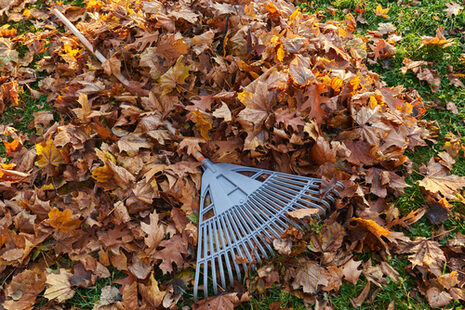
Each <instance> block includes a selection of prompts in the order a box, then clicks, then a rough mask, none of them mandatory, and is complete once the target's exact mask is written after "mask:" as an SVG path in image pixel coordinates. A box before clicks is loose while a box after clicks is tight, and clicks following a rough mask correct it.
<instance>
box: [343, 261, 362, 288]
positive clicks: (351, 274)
mask: <svg viewBox="0 0 465 310" xmlns="http://www.w3.org/2000/svg"><path fill="white" fill-rule="evenodd" d="M361 264H362V261H354V259H353V258H352V259H351V260H349V261H348V262H347V263H345V265H344V267H343V269H342V273H343V274H344V278H345V279H346V280H347V281H349V282H350V283H352V284H354V285H355V284H357V281H358V278H359V277H360V274H361V273H362V270H359V269H358V267H359V266H360V265H361Z"/></svg>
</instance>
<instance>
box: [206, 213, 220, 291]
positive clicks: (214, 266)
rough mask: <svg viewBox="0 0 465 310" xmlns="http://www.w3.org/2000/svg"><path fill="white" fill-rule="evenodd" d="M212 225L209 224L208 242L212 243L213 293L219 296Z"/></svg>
mask: <svg viewBox="0 0 465 310" xmlns="http://www.w3.org/2000/svg"><path fill="white" fill-rule="evenodd" d="M211 226H212V224H211V222H209V223H208V225H207V227H208V241H210V265H211V270H212V280H213V292H214V294H215V295H216V294H218V288H217V287H218V284H217V281H216V263H215V257H214V256H213V253H214V249H213V232H212V227H211Z"/></svg>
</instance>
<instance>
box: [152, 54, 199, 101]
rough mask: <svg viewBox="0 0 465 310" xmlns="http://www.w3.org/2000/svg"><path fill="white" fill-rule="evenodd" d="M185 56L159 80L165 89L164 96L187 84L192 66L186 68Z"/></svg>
mask: <svg viewBox="0 0 465 310" xmlns="http://www.w3.org/2000/svg"><path fill="white" fill-rule="evenodd" d="M182 59H183V56H182V55H181V56H179V58H178V60H177V61H176V64H175V65H174V66H172V67H171V68H170V69H169V70H168V71H166V72H165V73H164V74H163V75H162V76H161V77H160V79H159V80H158V82H159V83H160V85H161V87H162V88H163V94H168V93H170V92H171V91H172V90H173V89H174V88H176V86H177V85H181V84H185V83H186V78H187V77H188V76H189V69H190V67H191V66H190V65H188V66H184V65H183V63H182Z"/></svg>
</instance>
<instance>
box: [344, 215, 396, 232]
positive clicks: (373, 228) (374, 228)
mask: <svg viewBox="0 0 465 310" xmlns="http://www.w3.org/2000/svg"><path fill="white" fill-rule="evenodd" d="M353 220H354V221H357V222H359V223H360V224H362V226H364V227H365V228H366V229H367V230H369V231H370V232H371V233H372V234H373V235H375V236H376V237H380V236H384V237H386V236H387V235H388V234H390V233H391V232H390V231H389V230H387V229H386V228H384V227H383V226H381V225H379V224H377V223H376V222H375V221H373V220H365V219H362V218H359V217H354V218H353Z"/></svg>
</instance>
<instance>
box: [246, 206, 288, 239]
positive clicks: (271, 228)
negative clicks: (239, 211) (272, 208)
mask: <svg viewBox="0 0 465 310" xmlns="http://www.w3.org/2000/svg"><path fill="white" fill-rule="evenodd" d="M257 198H258V197H257ZM250 200H251V202H252V203H253V205H252V208H254V209H256V211H255V212H257V213H259V211H261V210H262V209H260V206H259V205H258V203H259V202H257V201H256V199H255V197H251V199H250ZM275 214H276V213H275ZM274 217H275V216H274V215H271V216H270V217H269V218H274ZM278 221H281V219H279V218H278ZM281 223H282V225H284V222H282V221H281ZM275 226H276V227H275ZM266 227H267V228H269V229H270V231H271V233H272V234H273V235H274V236H275V238H280V237H281V234H282V233H279V232H278V231H276V229H278V230H279V231H281V227H279V226H278V225H276V223H274V222H272V223H271V225H270V224H268V225H266ZM265 232H266V234H267V236H268V237H269V238H270V239H272V237H271V236H270V235H269V233H268V231H266V230H265ZM283 232H284V231H283Z"/></svg>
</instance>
